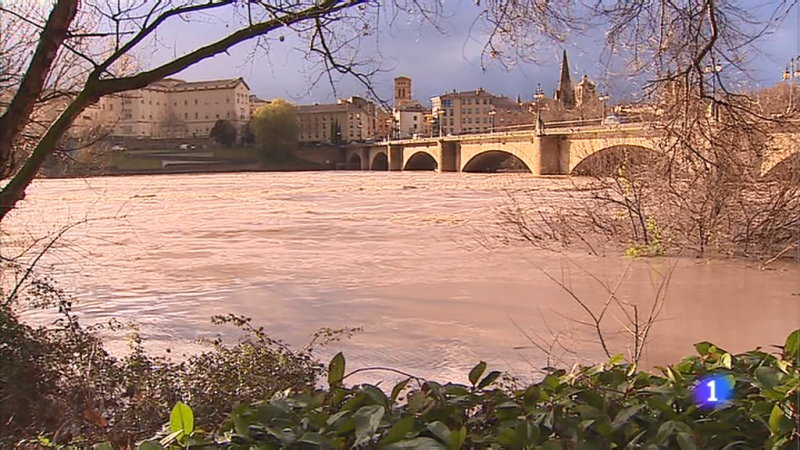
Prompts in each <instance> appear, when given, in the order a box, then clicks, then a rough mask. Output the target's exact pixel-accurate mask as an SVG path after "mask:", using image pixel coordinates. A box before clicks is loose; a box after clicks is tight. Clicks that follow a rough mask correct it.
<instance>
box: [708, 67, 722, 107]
mask: <svg viewBox="0 0 800 450" xmlns="http://www.w3.org/2000/svg"><path fill="white" fill-rule="evenodd" d="M703 71H704V72H705V73H710V74H711V116H712V117H713V118H714V119H715V120H716V119H719V114H717V74H718V73H720V72H722V64H716V63H714V64H707V65H706V67H705V68H704V69H703Z"/></svg>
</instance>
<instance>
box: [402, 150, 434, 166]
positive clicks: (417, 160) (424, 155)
mask: <svg viewBox="0 0 800 450" xmlns="http://www.w3.org/2000/svg"><path fill="white" fill-rule="evenodd" d="M438 169H439V163H438V162H436V158H434V157H433V156H432V155H431V154H430V153H428V152H426V151H422V150H420V151H418V152H416V153H414V154H412V155H411V156H410V157H409V158H408V161H406V165H405V167H404V168H403V170H438Z"/></svg>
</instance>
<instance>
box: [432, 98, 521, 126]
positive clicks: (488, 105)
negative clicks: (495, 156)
mask: <svg viewBox="0 0 800 450" xmlns="http://www.w3.org/2000/svg"><path fill="white" fill-rule="evenodd" d="M431 102H432V103H433V112H432V116H433V119H432V123H433V124H434V125H433V127H434V130H433V133H434V134H436V135H438V134H439V131H438V130H437V129H435V128H437V127H438V128H439V129H441V131H442V134H444V135H448V134H453V135H456V134H461V133H488V132H490V131H491V130H492V129H494V130H501V129H503V128H508V127H512V126H516V125H521V124H529V123H533V117H532V115H531V113H530V112H529V108H528V105H527V104H523V103H522V102H520V101H516V102H515V101H514V100H512V99H510V98H508V97H504V96H497V95H492V94H490V93H488V92H486V91H485V90H483V89H482V88H478V89H476V90H474V91H462V92H456V91H453V92H450V93H447V94H444V95H440V96H438V97H433V98H432V99H431Z"/></svg>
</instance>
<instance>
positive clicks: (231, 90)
mask: <svg viewBox="0 0 800 450" xmlns="http://www.w3.org/2000/svg"><path fill="white" fill-rule="evenodd" d="M93 109H94V110H99V121H100V123H101V124H102V125H105V126H109V127H113V131H112V133H111V134H112V135H114V136H122V137H146V138H183V137H207V136H208V135H209V133H210V132H211V128H213V126H214V123H215V122H216V121H217V120H219V119H226V120H230V121H231V123H233V124H234V125H235V126H236V128H237V129H238V130H239V132H240V135H241V134H242V132H243V130H244V128H245V125H246V124H247V122H248V121H249V120H250V88H249V87H248V86H247V83H245V81H244V80H243V79H242V78H236V79H230V80H211V81H196V82H187V81H183V80H178V79H173V78H168V79H164V80H162V81H158V82H156V83H153V84H151V85H150V86H148V87H146V88H143V89H137V90H133V91H127V92H124V93H121V94H118V95H110V96H105V97H103V98H101V99H100V101H98V103H97V104H96V105H94V106H93Z"/></svg>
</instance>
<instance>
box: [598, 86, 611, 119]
mask: <svg viewBox="0 0 800 450" xmlns="http://www.w3.org/2000/svg"><path fill="white" fill-rule="evenodd" d="M610 98H611V97H610V96H609V95H608V93H605V94H600V101H601V102H603V115H602V116H601V119H600V124H601V125H602V124H603V123H605V121H606V102H607V101H608V99H610Z"/></svg>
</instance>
